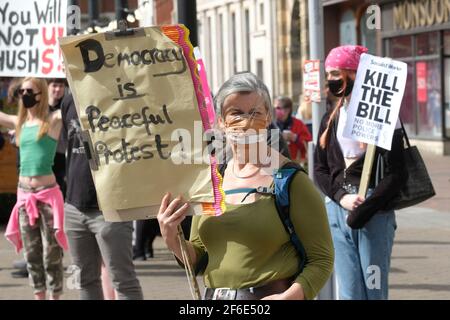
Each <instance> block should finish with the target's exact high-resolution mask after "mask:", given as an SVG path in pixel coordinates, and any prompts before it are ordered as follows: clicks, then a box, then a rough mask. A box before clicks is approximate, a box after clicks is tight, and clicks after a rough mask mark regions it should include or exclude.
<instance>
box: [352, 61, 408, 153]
mask: <svg viewBox="0 0 450 320" xmlns="http://www.w3.org/2000/svg"><path fill="white" fill-rule="evenodd" d="M407 68H408V67H407V64H406V63H404V62H401V61H396V60H392V59H390V58H382V57H377V56H373V55H370V54H362V55H361V60H360V63H359V66H358V71H357V74H356V80H355V85H354V88H353V91H352V97H351V100H350V104H349V107H348V111H347V112H348V118H347V123H346V125H345V128H344V137H347V138H350V139H354V140H357V141H360V142H364V143H367V144H373V145H377V146H379V147H381V148H384V149H387V150H391V144H392V137H393V134H394V130H395V126H396V123H397V119H398V114H399V112H400V105H401V102H402V98H403V93H404V91H405V85H406V78H407V74H408V69H407Z"/></svg>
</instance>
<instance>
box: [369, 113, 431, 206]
mask: <svg viewBox="0 0 450 320" xmlns="http://www.w3.org/2000/svg"><path fill="white" fill-rule="evenodd" d="M400 124H401V126H402V130H403V137H404V140H405V141H406V145H407V147H406V148H404V149H403V165H404V168H405V170H406V172H407V178H406V181H405V183H404V185H403V187H402V188H401V189H400V190H399V192H398V194H397V195H396V196H395V197H394V198H392V199H391V200H390V201H389V202H388V204H387V206H386V209H394V210H400V209H403V208H407V207H411V206H414V205H416V204H419V203H421V202H423V201H425V200H427V199H430V198H431V197H433V196H434V195H436V192H435V191H434V187H433V184H432V182H431V179H430V176H429V174H428V171H427V168H426V166H425V163H424V162H423V159H422V156H421V155H420V152H419V150H418V149H417V147H416V146H411V144H410V142H409V138H408V135H407V133H406V130H405V127H404V125H403V122H402V121H401V120H400ZM383 172H384V161H383V158H382V157H381V155H379V156H378V159H377V173H376V184H377V181H378V180H379V179H380V178H381V179H382V178H383Z"/></svg>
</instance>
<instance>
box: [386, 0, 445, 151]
mask: <svg viewBox="0 0 450 320" xmlns="http://www.w3.org/2000/svg"><path fill="white" fill-rule="evenodd" d="M380 7H381V12H382V29H381V32H380V37H381V41H382V48H381V49H382V52H383V54H384V55H387V56H389V57H392V58H394V59H397V60H402V61H404V62H406V63H407V64H408V82H407V85H406V91H405V95H404V98H403V104H402V108H401V111H400V116H401V118H402V120H403V122H404V123H405V125H406V126H407V129H408V133H409V134H410V135H411V136H412V137H414V138H416V139H417V140H418V141H419V142H420V141H422V142H423V143H422V144H421V146H422V148H427V149H430V150H432V151H438V152H439V153H441V154H447V155H448V154H450V1H446V0H434V1H430V0H415V1H412V0H405V1H381V2H380Z"/></svg>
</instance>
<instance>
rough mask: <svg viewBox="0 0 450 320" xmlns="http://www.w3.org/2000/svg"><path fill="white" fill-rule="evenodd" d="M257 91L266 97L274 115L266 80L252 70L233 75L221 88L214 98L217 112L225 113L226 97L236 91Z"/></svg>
mask: <svg viewBox="0 0 450 320" xmlns="http://www.w3.org/2000/svg"><path fill="white" fill-rule="evenodd" d="M241 92H242V93H244V92H245V93H250V92H256V93H257V94H259V95H260V96H261V98H263V99H264V104H265V106H266V108H267V111H268V113H269V114H270V116H271V117H273V114H274V111H273V107H272V101H271V99H270V94H269V90H268V89H267V87H266V85H265V84H264V82H262V81H261V79H259V78H258V77H257V76H256V75H254V74H253V73H251V72H241V73H237V74H235V75H233V76H231V78H230V79H228V80H227V81H226V82H225V83H224V84H223V85H222V86H221V87H220V89H219V91H218V92H217V95H216V96H215V99H214V104H215V108H216V113H217V114H218V115H221V116H222V115H223V103H224V101H225V99H226V98H227V97H228V96H230V95H232V94H234V93H241Z"/></svg>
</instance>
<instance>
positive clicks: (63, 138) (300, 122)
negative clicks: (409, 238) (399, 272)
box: [0, 46, 405, 300]
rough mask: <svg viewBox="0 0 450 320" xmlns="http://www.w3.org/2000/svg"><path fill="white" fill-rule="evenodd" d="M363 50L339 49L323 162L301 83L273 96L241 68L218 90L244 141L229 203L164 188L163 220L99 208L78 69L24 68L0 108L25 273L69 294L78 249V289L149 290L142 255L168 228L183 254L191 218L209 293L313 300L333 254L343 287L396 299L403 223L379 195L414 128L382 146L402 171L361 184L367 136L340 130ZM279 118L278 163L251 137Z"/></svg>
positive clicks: (231, 162) (54, 295) (84, 294)
mask: <svg viewBox="0 0 450 320" xmlns="http://www.w3.org/2000/svg"><path fill="white" fill-rule="evenodd" d="M364 52H367V49H366V48H364V47H360V46H342V47H338V48H334V49H333V50H332V51H331V52H330V53H329V55H328V57H327V60H326V77H327V83H328V86H327V87H328V89H327V95H328V97H329V99H328V101H329V106H328V110H327V112H326V114H325V116H324V117H323V119H322V122H321V126H320V129H319V137H318V140H317V141H315V143H316V148H315V152H314V154H313V155H312V156H314V166H308V143H309V142H311V141H312V132H311V131H310V128H308V126H307V123H309V122H310V115H311V112H310V111H309V112H304V111H305V110H302V108H298V107H297V106H295V104H294V102H293V100H296V99H297V98H298V97H287V96H277V97H275V98H274V99H273V101H272V98H271V97H270V94H269V91H268V89H267V87H266V86H265V84H264V83H263V82H262V81H261V80H260V79H258V77H256V76H255V75H254V74H252V73H250V72H243V73H238V74H235V75H233V76H231V77H230V79H228V80H227V81H226V82H225V83H224V84H223V85H222V87H221V88H220V89H219V91H218V92H217V93H215V97H214V102H215V108H216V112H217V115H216V119H215V120H216V127H217V128H216V129H217V130H219V131H220V132H222V133H223V134H224V136H225V138H226V139H225V140H226V143H227V144H228V145H229V147H230V148H231V152H232V153H231V154H232V156H231V157H230V158H229V159H227V161H226V162H225V163H224V164H222V165H221V167H220V172H221V175H222V178H223V189H224V192H225V195H226V196H225V202H226V207H227V211H226V212H225V214H223V215H221V216H218V217H214V216H194V217H187V216H186V213H187V212H188V208H189V203H188V202H186V201H185V200H184V199H182V198H181V197H179V196H178V195H177V194H171V193H170V192H171V190H165V191H167V194H166V195H165V196H164V198H163V199H161V205H160V209H159V212H158V216H157V220H138V221H136V222H135V223H134V224H133V222H132V221H128V222H109V221H105V218H104V216H103V214H102V211H101V210H100V209H99V204H98V201H97V196H96V189H95V185H94V181H93V177H92V173H91V169H90V165H89V160H88V158H87V156H86V152H87V150H86V149H85V147H86V145H85V144H84V143H83V138H82V130H81V125H80V121H79V117H78V114H77V110H76V107H75V101H74V97H73V95H72V93H71V92H70V88H69V87H68V85H67V82H66V81H65V80H64V79H48V80H47V81H45V80H42V79H37V78H32V77H27V78H24V79H15V80H12V81H11V82H10V88H9V91H8V94H9V103H10V104H14V105H16V106H17V110H18V112H17V115H10V114H6V113H3V112H0V125H1V126H2V127H5V128H7V129H8V130H9V131H8V134H9V137H10V141H11V143H12V144H14V145H15V146H16V147H17V159H18V162H17V170H18V175H19V181H18V189H17V204H16V206H15V207H14V209H13V211H12V213H11V217H10V221H9V223H8V226H7V229H6V233H5V236H6V237H7V238H8V240H10V241H11V243H12V244H13V245H14V246H15V248H16V250H17V252H19V251H20V250H21V249H22V250H23V255H24V261H18V262H17V264H16V267H18V268H19V271H16V272H14V273H13V276H15V277H20V276H27V277H28V278H29V281H30V285H31V287H32V288H33V294H34V297H35V299H46V298H49V299H59V298H61V295H62V294H63V279H64V277H63V274H64V268H63V262H62V261H63V260H62V259H63V255H66V254H67V255H70V259H71V261H72V264H73V265H74V266H75V267H76V271H77V272H78V276H79V286H80V290H79V292H80V299H83V300H100V299H105V298H109V299H133V300H139V299H143V298H144V297H143V293H142V289H141V285H140V283H139V280H138V278H137V275H136V271H135V267H134V264H133V260H146V259H149V258H152V257H153V255H154V253H153V249H152V241H153V239H154V238H155V237H156V235H158V234H161V236H162V237H163V239H164V241H165V243H166V244H167V247H168V248H169V249H170V250H171V251H172V252H173V253H174V256H175V259H176V260H177V261H178V263H179V264H180V266H181V267H184V263H183V261H184V260H183V253H182V248H181V245H180V242H179V241H178V238H177V236H178V232H179V231H178V226H179V225H180V224H182V226H183V229H184V233H185V234H186V235H187V237H188V238H189V240H188V241H186V245H187V252H188V254H189V256H190V259H191V261H192V264H193V266H194V269H195V271H196V273H197V274H201V275H202V276H203V279H204V283H205V285H206V288H205V290H203V292H204V296H203V298H204V299H241V300H246V299H249V300H252V299H298V300H303V299H307V300H311V299H314V298H315V297H316V296H317V295H318V293H319V292H320V290H321V289H322V288H323V286H324V285H325V283H326V282H327V280H328V279H329V278H330V275H331V273H332V271H333V267H334V270H335V272H336V275H337V280H338V285H339V298H340V299H388V274H389V268H390V257H391V252H392V246H393V238H394V234H395V229H396V223H395V213H394V211H393V210H391V209H389V208H384V207H382V206H380V205H379V204H380V203H383V202H384V201H385V200H386V199H388V198H389V197H390V196H391V195H392V194H394V193H395V192H394V191H395V190H396V189H398V188H400V187H401V184H402V182H403V181H404V180H405V176H404V175H403V171H402V168H401V157H402V154H401V150H403V148H402V146H401V144H402V141H403V140H402V138H403V137H402V133H401V130H397V131H396V133H395V135H394V140H393V146H392V150H391V151H386V152H384V153H382V156H383V157H385V158H386V159H388V162H387V166H388V170H387V172H388V173H390V174H387V175H386V176H385V177H384V178H383V180H384V182H383V183H378V184H377V183H375V182H374V181H371V182H370V184H369V192H368V196H367V197H362V196H359V195H358V187H359V185H360V182H361V181H360V179H361V172H362V164H363V162H364V157H365V151H366V147H367V146H366V145H365V144H362V143H359V142H356V141H354V140H351V139H348V138H345V137H344V136H343V133H342V130H343V126H344V125H345V122H346V112H347V107H348V104H349V101H350V98H351V95H352V89H353V84H354V81H355V75H356V70H357V68H358V64H359V60H360V56H361V54H362V53H364ZM302 104H303V103H302ZM308 108H311V106H310V104H309V106H308ZM305 114H309V117H308V116H306V117H305ZM269 128H276V129H278V130H279V136H278V137H277V140H278V141H279V146H278V148H277V149H275V148H273V147H269V148H265V150H266V154H265V156H266V157H267V159H269V165H267V164H266V163H259V162H257V163H253V162H252V161H250V160H249V159H248V158H247V157H246V151H248V148H249V147H250V146H251V145H253V146H257V148H258V150H259V149H261V148H262V146H263V145H267V144H268V142H269V141H270V139H267V137H265V136H264V137H263V138H261V136H260V134H259V132H260V131H261V132H262V130H265V129H269ZM250 131H253V132H256V134H248V132H250ZM2 138H3V137H2V136H1V135H0V139H2ZM272 139H273V137H272ZM3 143H4V142H3V140H0V149H1V147H2V144H3ZM242 146H243V147H242ZM283 146H284V148H283ZM0 152H1V151H0ZM150 170H151V168H150ZM273 172H276V173H275V174H272V173H273ZM307 172H310V173H311V174H312V175H314V177H315V179H314V180H315V184H314V183H313V182H312V180H310V178H309V177H308V174H307ZM280 177H281V178H280ZM283 179H284V180H283ZM261 190H264V191H261ZM279 190H282V191H279ZM320 192H322V193H323V194H324V195H325V196H326V197H325V200H323V199H322V197H321V195H320ZM286 199H287V200H286ZM361 216H364V217H365V220H364V221H363V222H360V220H358V219H360V217H361ZM348 217H350V220H348V219H347V218H348ZM367 217H368V218H367ZM348 221H350V222H352V221H353V222H354V221H358V223H355V224H357V226H356V227H355V225H352V223H350V224H349V222H348ZM133 237H134V239H135V240H134V245H133ZM373 265H376V266H378V267H379V268H380V269H381V273H380V274H381V281H380V283H381V285H380V286H379V287H370V286H368V285H367V283H368V282H367V280H368V278H369V277H370V275H371V274H370V273H367V269H368V268H369V267H370V266H373ZM226 288H227V289H226Z"/></svg>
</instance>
